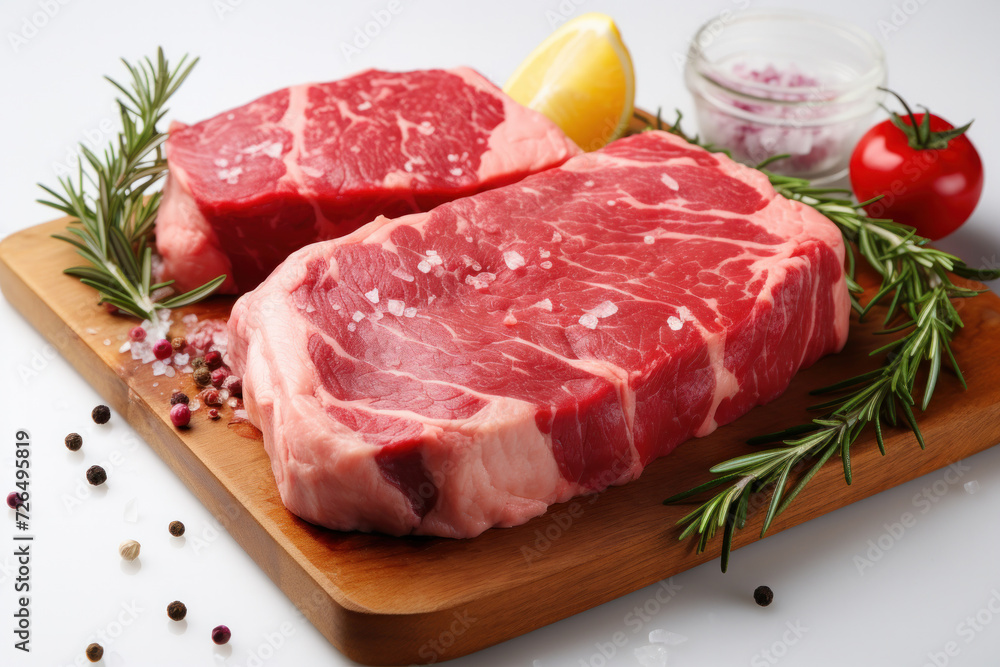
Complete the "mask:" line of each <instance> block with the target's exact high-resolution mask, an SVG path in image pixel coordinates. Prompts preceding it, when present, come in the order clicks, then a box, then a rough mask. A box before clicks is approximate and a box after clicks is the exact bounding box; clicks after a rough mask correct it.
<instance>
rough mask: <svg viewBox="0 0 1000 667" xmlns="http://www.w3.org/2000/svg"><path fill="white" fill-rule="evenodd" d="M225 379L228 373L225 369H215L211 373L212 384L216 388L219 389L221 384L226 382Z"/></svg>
mask: <svg viewBox="0 0 1000 667" xmlns="http://www.w3.org/2000/svg"><path fill="white" fill-rule="evenodd" d="M227 377H229V371H227V370H226V369H225V368H216V369H215V370H214V371H212V384H214V385H215V386H216V387H221V386H222V383H223V382H225V381H226V378H227Z"/></svg>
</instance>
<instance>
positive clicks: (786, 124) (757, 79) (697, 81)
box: [684, 9, 886, 182]
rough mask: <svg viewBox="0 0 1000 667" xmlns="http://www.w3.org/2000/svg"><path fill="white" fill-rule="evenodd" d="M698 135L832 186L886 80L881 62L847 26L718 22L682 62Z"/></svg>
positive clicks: (792, 15)
mask: <svg viewBox="0 0 1000 667" xmlns="http://www.w3.org/2000/svg"><path fill="white" fill-rule="evenodd" d="M684 78H685V83H686V84H687V87H688V89H689V90H690V91H691V93H692V94H693V95H694V99H695V109H696V115H697V121H698V128H699V131H700V135H701V137H702V139H703V140H704V141H706V142H707V143H711V144H714V145H716V146H719V147H722V148H726V149H728V150H729V151H730V153H731V154H732V156H733V158H734V159H736V160H739V161H740V162H743V163H745V164H749V165H756V164H758V163H760V162H761V161H762V160H764V159H766V158H769V157H772V156H775V155H781V154H788V155H789V156H790V157H789V158H786V159H783V160H780V161H777V162H774V163H772V164H771V165H770V166H769V167H768V168H769V169H771V170H772V171H775V172H778V173H782V174H788V175H793V176H799V177H802V178H808V179H810V180H814V181H820V182H824V181H825V182H829V181H832V180H836V179H838V178H841V177H842V176H843V175H845V174H846V172H847V164H848V160H849V159H850V156H851V152H852V151H853V149H854V146H855V144H856V143H857V141H858V139H859V138H860V137H861V135H862V134H863V133H864V132H865V131H866V130H867V129H868V128H869V127H871V125H872V122H873V120H872V116H873V114H874V112H875V111H876V110H877V109H878V105H879V103H880V102H881V100H882V97H883V93H882V91H880V90H879V87H880V86H885V83H886V67H885V55H884V53H883V52H882V48H881V47H880V46H879V45H878V43H877V42H876V41H875V39H874V37H872V36H871V35H870V34H868V33H867V32H865V31H864V30H862V29H861V28H858V27H856V26H854V25H852V24H850V23H846V22H843V21H839V20H836V19H832V18H830V17H826V16H822V15H819V14H812V13H808V12H801V11H796V10H787V9H785V10H776V9H768V10H754V11H747V12H741V13H738V14H733V15H730V16H729V18H728V20H723V19H722V18H718V19H715V20H713V21H711V22H709V23H707V24H705V25H704V26H702V27H701V28H700V29H699V30H698V32H697V33H696V34H695V37H694V40H693V41H692V42H691V47H690V50H689V53H688V58H687V61H686V65H685V74H684Z"/></svg>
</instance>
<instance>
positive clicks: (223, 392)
mask: <svg viewBox="0 0 1000 667" xmlns="http://www.w3.org/2000/svg"><path fill="white" fill-rule="evenodd" d="M230 377H232V376H230ZM229 395H230V394H229V390H228V389H220V390H219V400H220V401H228V400H229Z"/></svg>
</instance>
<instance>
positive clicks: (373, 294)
mask: <svg viewBox="0 0 1000 667" xmlns="http://www.w3.org/2000/svg"><path fill="white" fill-rule="evenodd" d="M365 298H366V299H368V300H369V301H371V302H372V303H378V288H377V287H376V288H375V289H373V290H371V291H370V292H365Z"/></svg>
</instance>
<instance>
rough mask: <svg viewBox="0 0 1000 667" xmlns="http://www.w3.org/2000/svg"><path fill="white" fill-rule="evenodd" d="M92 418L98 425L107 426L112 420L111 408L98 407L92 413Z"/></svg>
mask: <svg viewBox="0 0 1000 667" xmlns="http://www.w3.org/2000/svg"><path fill="white" fill-rule="evenodd" d="M90 416H91V418H92V419H93V420H94V421H95V422H96V423H98V424H107V423H108V420H109V419H111V408H109V407H108V406H106V405H98V406H97V407H96V408H94V409H93V410H91V412H90Z"/></svg>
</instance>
